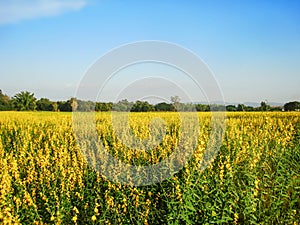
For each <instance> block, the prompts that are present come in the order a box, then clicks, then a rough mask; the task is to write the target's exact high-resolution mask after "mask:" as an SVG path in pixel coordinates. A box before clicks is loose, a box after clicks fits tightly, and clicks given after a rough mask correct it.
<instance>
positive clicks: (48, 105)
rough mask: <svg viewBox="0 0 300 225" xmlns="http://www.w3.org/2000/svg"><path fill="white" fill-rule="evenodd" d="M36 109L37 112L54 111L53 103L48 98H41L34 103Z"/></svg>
mask: <svg viewBox="0 0 300 225" xmlns="http://www.w3.org/2000/svg"><path fill="white" fill-rule="evenodd" d="M36 109H37V110H38V111H54V107H53V102H51V101H50V100H49V99H48V98H41V99H39V100H38V101H37V102H36Z"/></svg>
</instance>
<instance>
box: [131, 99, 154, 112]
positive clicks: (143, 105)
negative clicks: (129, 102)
mask: <svg viewBox="0 0 300 225" xmlns="http://www.w3.org/2000/svg"><path fill="white" fill-rule="evenodd" d="M154 110H155V108H154V106H153V105H151V104H150V103H148V102H147V101H145V102H142V101H136V102H135V103H134V104H133V106H132V108H131V112H150V111H154Z"/></svg>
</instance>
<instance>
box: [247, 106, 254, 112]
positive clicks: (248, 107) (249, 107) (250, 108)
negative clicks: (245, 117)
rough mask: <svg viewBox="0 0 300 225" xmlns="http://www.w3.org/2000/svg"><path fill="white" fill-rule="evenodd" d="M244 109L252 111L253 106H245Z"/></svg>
mask: <svg viewBox="0 0 300 225" xmlns="http://www.w3.org/2000/svg"><path fill="white" fill-rule="evenodd" d="M245 111H247V112H252V111H255V108H254V107H253V106H246V107H245Z"/></svg>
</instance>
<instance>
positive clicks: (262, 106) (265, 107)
mask: <svg viewBox="0 0 300 225" xmlns="http://www.w3.org/2000/svg"><path fill="white" fill-rule="evenodd" d="M270 108H271V107H270V106H269V105H268V104H267V102H266V101H265V102H264V101H262V102H261V103H260V110H261V111H270Z"/></svg>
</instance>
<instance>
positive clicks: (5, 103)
mask: <svg viewBox="0 0 300 225" xmlns="http://www.w3.org/2000/svg"><path fill="white" fill-rule="evenodd" d="M11 109H12V104H11V100H10V98H9V96H8V95H5V94H3V93H2V91H1V90H0V111H8V110H11Z"/></svg>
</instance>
